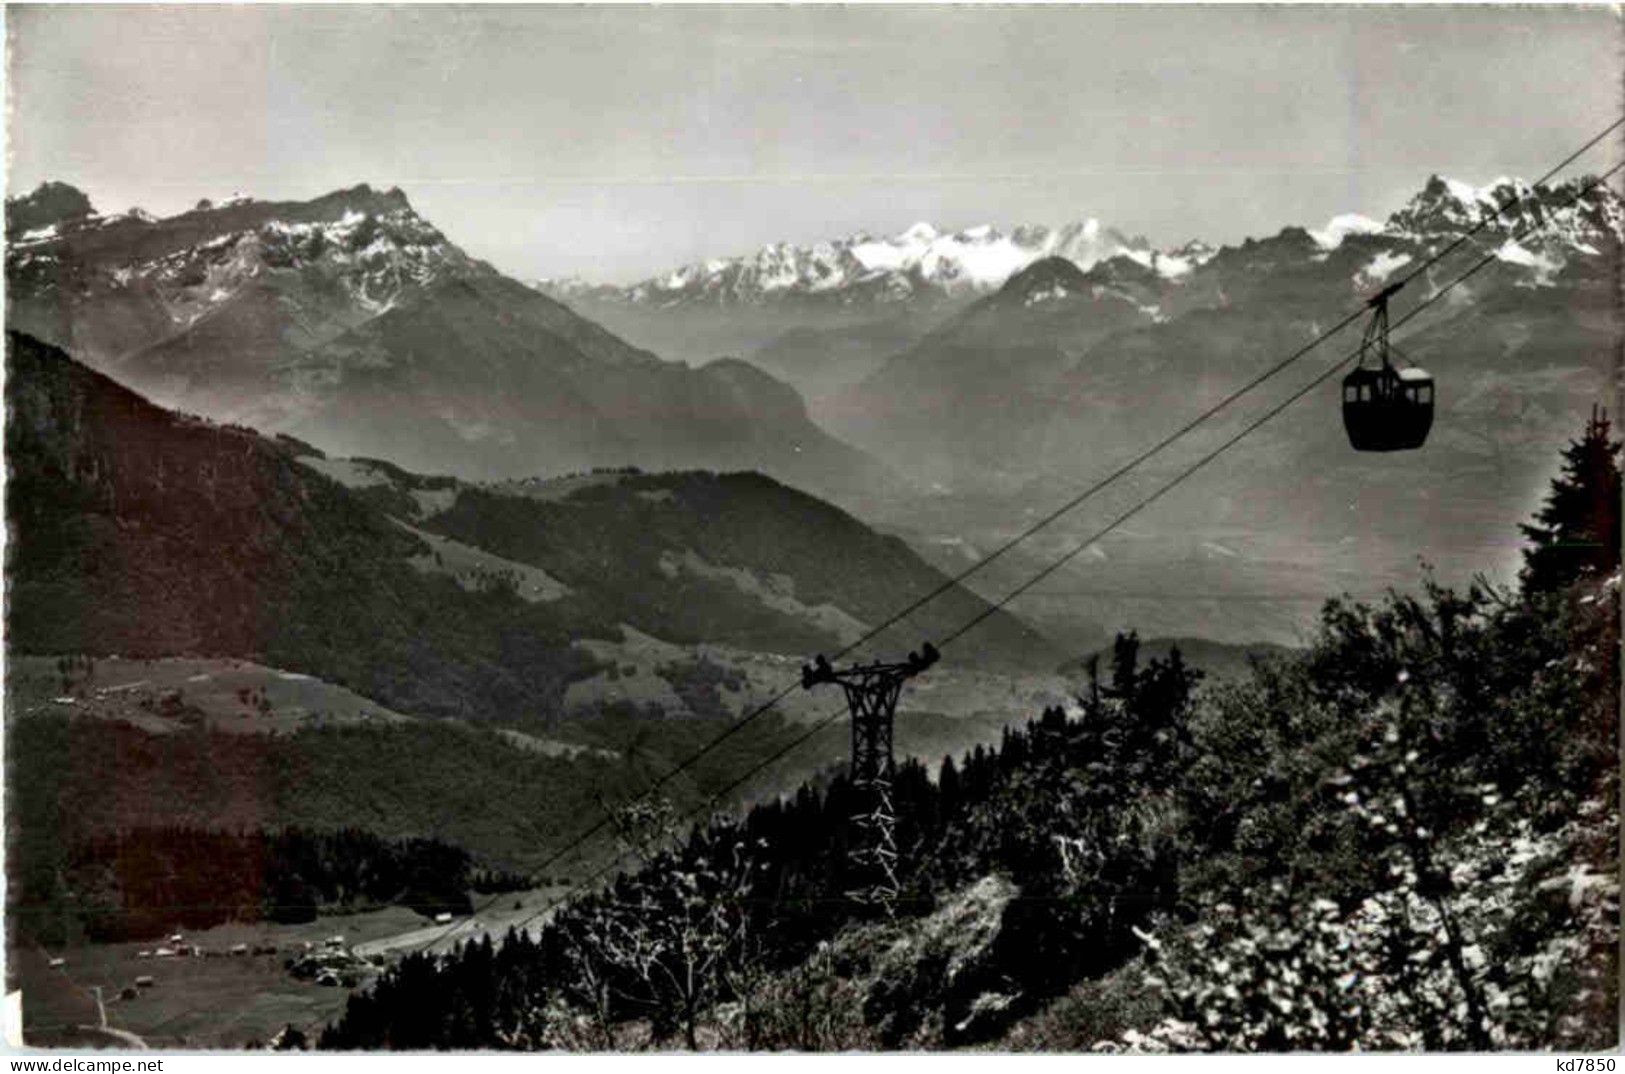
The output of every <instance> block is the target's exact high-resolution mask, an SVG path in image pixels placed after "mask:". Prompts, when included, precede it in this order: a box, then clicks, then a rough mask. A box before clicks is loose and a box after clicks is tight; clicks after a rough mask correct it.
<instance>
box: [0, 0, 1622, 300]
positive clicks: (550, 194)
mask: <svg viewBox="0 0 1625 1074" xmlns="http://www.w3.org/2000/svg"><path fill="white" fill-rule="evenodd" d="M6 21H7V46H8V67H7V70H8V72H9V75H8V80H7V93H8V115H9V122H8V126H7V134H8V141H7V165H8V176H7V188H8V191H9V192H10V193H13V194H15V193H20V192H23V191H26V190H28V189H32V188H33V187H34V186H36V185H37V184H38V183H39V182H41V181H43V180H46V179H58V180H63V181H66V182H70V183H73V184H74V185H76V186H78V187H80V188H81V189H83V190H85V191H86V192H87V193H88V194H89V195H90V197H91V199H92V201H93V202H94V203H95V204H96V207H97V208H98V209H99V210H101V211H104V212H110V211H122V210H123V209H126V208H129V207H131V206H135V205H139V206H141V207H143V208H145V209H147V210H148V211H151V212H155V213H159V214H160V215H165V214H169V213H174V212H178V211H181V210H183V209H185V208H188V207H190V206H191V205H192V204H194V203H195V202H196V201H197V200H198V199H200V198H203V197H209V198H214V199H219V198H221V197H224V196H227V195H230V194H232V193H234V192H239V191H240V192H243V193H247V194H251V195H253V196H255V197H260V198H274V199H283V198H307V197H314V196H316V195H318V194H321V193H324V192H326V191H328V190H332V189H336V188H339V187H347V186H353V185H355V184H356V183H359V182H368V183H371V184H373V185H374V186H378V187H389V186H399V187H401V188H402V189H403V190H404V191H405V192H406V193H407V195H408V196H409V198H410V199H411V201H412V203H413V205H414V206H415V207H416V208H417V209H418V211H419V212H420V213H422V214H423V215H424V216H425V217H427V218H428V219H429V220H430V221H432V222H433V223H435V224H436V225H437V226H439V227H440V228H441V230H442V231H444V232H446V233H447V235H448V236H449V237H450V238H451V239H452V240H453V241H455V242H457V243H458V244H459V245H461V246H463V247H464V248H465V249H466V250H468V251H469V252H470V253H472V254H474V255H476V256H479V257H483V258H486V259H488V260H490V261H492V262H493V263H494V264H496V265H497V266H498V267H499V268H501V269H503V270H505V271H507V272H510V273H512V274H515V275H518V276H521V277H525V278H533V277H544V276H554V277H556V276H568V275H579V276H583V277H586V278H588V279H591V280H595V281H602V282H630V281H632V280H634V279H638V278H641V277H644V276H648V275H651V274H654V273H657V272H661V271H664V270H667V269H670V268H673V267H675V266H677V265H679V264H683V263H686V262H689V261H693V260H697V259H700V258H705V257H717V256H727V255H732V254H738V253H744V252H747V251H749V250H752V249H754V248H756V247H758V246H760V245H762V244H764V243H767V242H773V241H796V242H808V241H815V240H818V239H824V238H834V237H837V236H841V235H846V234H850V233H852V232H855V231H858V230H866V231H869V232H870V233H876V234H885V233H892V232H898V231H901V230H903V229H905V228H906V227H908V226H909V225H910V224H912V223H914V222H916V221H919V220H928V221H930V222H932V223H934V224H935V225H937V226H938V227H941V228H944V229H957V228H961V227H969V226H973V225H977V224H982V223H991V224H994V225H996V226H999V227H1011V226H1014V225H1017V224H1022V223H1048V224H1061V223H1066V222H1069V221H1074V220H1080V219H1085V218H1088V217H1096V218H1098V219H1100V220H1101V221H1103V222H1104V223H1106V224H1108V225H1111V226H1114V227H1117V228H1118V229H1120V230H1122V231H1124V232H1126V233H1129V234H1142V235H1145V236H1146V237H1148V238H1149V239H1150V240H1151V241H1153V242H1155V243H1157V244H1158V245H1163V246H1173V245H1178V244H1180V243H1182V242H1184V241H1186V240H1188V239H1192V238H1201V239H1204V240H1206V241H1209V242H1215V243H1219V242H1237V241H1240V240H1241V239H1243V238H1245V237H1247V236H1261V235H1266V234H1273V233H1274V232H1276V231H1278V230H1279V229H1280V228H1281V227H1283V226H1285V225H1288V224H1301V225H1306V226H1318V225H1320V224H1322V223H1324V222H1325V221H1326V220H1327V219H1328V218H1330V217H1331V216H1332V215H1335V214H1337V213H1342V212H1363V213H1365V214H1367V215H1371V216H1376V217H1381V216H1385V215H1386V214H1387V213H1388V212H1390V211H1392V210H1393V209H1395V208H1397V207H1399V206H1400V205H1401V204H1403V202H1404V201H1405V200H1406V199H1407V198H1408V197H1409V196H1410V195H1412V194H1413V193H1415V192H1416V191H1417V190H1419V189H1420V188H1421V186H1422V184H1423V183H1424V182H1425V180H1426V179H1427V177H1428V175H1430V174H1432V173H1435V172H1437V173H1441V174H1445V175H1449V176H1452V177H1455V178H1460V179H1463V180H1466V181H1468V182H1473V183H1484V182H1488V181H1490V180H1492V179H1494V178H1496V177H1498V176H1501V175H1518V176H1523V177H1526V178H1533V177H1535V176H1536V175H1539V174H1540V173H1542V172H1544V171H1545V170H1546V169H1547V168H1548V167H1550V166H1551V165H1552V164H1555V163H1556V162H1557V161H1558V160H1560V159H1562V158H1563V157H1564V156H1566V155H1567V154H1568V153H1569V152H1570V151H1571V150H1572V149H1574V148H1575V147H1577V146H1578V145H1580V144H1581V143H1582V142H1584V141H1585V140H1586V139H1587V138H1589V137H1590V136H1591V135H1592V134H1594V133H1596V132H1597V131H1599V130H1601V129H1602V128H1603V127H1605V126H1607V125H1608V123H1609V122H1610V121H1612V120H1613V119H1614V118H1617V116H1618V115H1619V114H1620V112H1621V111H1622V108H1625V103H1622V98H1621V81H1622V78H1621V74H1622V71H1625V67H1622V65H1621V55H1622V52H1621V31H1620V25H1621V24H1620V19H1619V16H1618V14H1617V13H1616V12H1615V11H1613V10H1612V9H1609V8H1604V7H1588V8H1573V7H1556V6H1552V7H1533V8H1532V7H1512V6H1495V7H1480V6H1460V7H1375V6H1363V7H1310V6H1291V7H1253V6H1215V7H1203V8H1195V7H1169V6H1137V7H1115V6H1088V7H1058V6H1055V7H1027V6H1020V7H1017V6H991V7H987V6H975V7H945V6H914V5H876V6H810V5H804V6H783V7H780V6H764V5H746V6H724V7H715V6H698V5H695V6H685V5H675V6H660V7H645V6H592V7H578V6H510V5H489V6H474V7H455V8H453V7H440V6H428V5H423V6H417V5H411V6H358V5H342V6H340V5H334V6H313V7H282V6H260V5H246V6H231V7H151V6H116V7H100V6H88V5H72V6H60V7H56V6H16V5H13V6H10V7H8V9H7V10H6ZM1622 154H1625V144H1622V143H1621V142H1620V141H1619V140H1617V139H1616V140H1614V141H1612V142H1611V143H1609V144H1607V145H1605V146H1604V147H1601V148H1600V149H1599V150H1597V151H1594V153H1593V154H1592V155H1590V156H1588V157H1587V158H1585V159H1584V160H1583V161H1581V162H1580V163H1579V164H1577V165H1576V168H1577V169H1579V170H1589V171H1593V172H1594V171H1600V170H1602V169H1603V168H1605V167H1607V166H1608V165H1610V164H1612V163H1614V162H1615V161H1617V160H1619V159H1620V158H1621V156H1622Z"/></svg>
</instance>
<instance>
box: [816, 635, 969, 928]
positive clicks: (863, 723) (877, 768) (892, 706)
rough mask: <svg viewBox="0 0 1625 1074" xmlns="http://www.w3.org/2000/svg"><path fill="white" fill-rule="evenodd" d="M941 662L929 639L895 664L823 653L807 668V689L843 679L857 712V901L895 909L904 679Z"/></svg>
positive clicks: (854, 770)
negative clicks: (846, 661)
mask: <svg viewBox="0 0 1625 1074" xmlns="http://www.w3.org/2000/svg"><path fill="white" fill-rule="evenodd" d="M936 662H937V650H936V649H935V648H934V647H933V646H932V645H931V643H930V642H926V643H925V645H924V646H923V647H922V648H921V650H920V651H919V652H917V653H909V654H908V659H907V660H905V661H902V662H901V663H894V664H880V663H876V664H856V665H853V666H852V667H848V668H840V669H836V668H833V667H831V666H830V664H829V661H827V660H825V659H824V658H823V657H822V656H820V657H818V658H817V659H816V660H814V661H813V664H812V666H811V667H803V668H802V669H801V685H802V688H803V689H808V690H810V689H812V688H813V687H814V686H817V685H819V684H820V683H839V684H840V686H841V689H842V690H843V691H845V693H846V705H847V708H848V709H849V710H850V711H851V713H852V776H851V778H852V790H853V794H854V796H855V799H856V802H855V807H854V810H853V813H852V835H853V839H852V850H851V861H852V866H853V869H852V871H853V874H854V876H855V877H856V879H857V883H856V885H855V886H854V887H853V888H851V889H850V890H849V891H848V892H847V895H848V896H849V897H850V898H852V899H853V900H854V901H856V902H858V903H860V904H862V905H865V906H868V907H871V908H874V909H879V910H882V911H884V912H885V913H888V914H889V913H891V911H892V905H893V902H894V900H895V899H896V898H897V894H898V883H897V814H896V813H895V812H894V811H893V809H892V797H891V787H892V772H893V770H894V767H895V765H894V761H893V759H892V722H893V718H894V717H895V715H896V713H897V698H898V696H899V695H900V694H901V693H902V692H903V683H904V682H906V681H907V680H908V679H910V678H913V677H914V676H915V675H918V674H919V673H920V672H922V671H924V670H925V669H926V668H928V667H930V666H931V665H932V664H934V663H936Z"/></svg>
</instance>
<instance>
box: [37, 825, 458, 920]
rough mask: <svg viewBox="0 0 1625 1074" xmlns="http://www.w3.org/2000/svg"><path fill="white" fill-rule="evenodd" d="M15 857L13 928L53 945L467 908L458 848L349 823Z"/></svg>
mask: <svg viewBox="0 0 1625 1074" xmlns="http://www.w3.org/2000/svg"><path fill="white" fill-rule="evenodd" d="M33 864H34V863H25V864H24V865H23V866H22V867H21V868H18V869H16V871H15V875H16V876H18V877H19V878H20V879H21V881H22V885H21V890H20V891H15V890H14V891H13V892H12V893H11V896H10V906H9V907H8V909H7V912H8V914H10V915H11V918H12V920H13V921H14V922H15V923H16V926H17V927H18V929H19V931H20V932H21V933H22V935H24V936H26V937H27V938H29V939H30V940H34V941H37V942H41V943H47V944H60V943H64V942H70V941H74V940H79V939H88V940H91V941H114V942H116V941H124V940H138V939H150V938H153V937H157V936H162V935H163V934H164V933H166V932H168V931H169V930H171V929H174V928H176V927H184V928H189V929H204V928H209V927H212V926H214V925H219V924H222V923H224V922H227V921H261V920H265V921H276V922H283V923H291V922H302V921H312V920H315V918H316V915H317V913H318V912H321V911H332V910H356V909H367V908H371V907H375V906H381V905H388V904H398V905H403V906H409V907H411V908H412V909H414V910H417V911H419V912H420V913H423V914H425V915H427V916H433V915H434V914H437V913H440V912H441V911H452V912H459V913H466V912H467V911H468V909H469V906H470V903H469V897H468V888H469V886H470V876H469V857H468V853H467V852H466V851H463V850H461V849H459V848H457V847H453V846H448V845H447V844H445V843H442V842H439V841H437V840H433V839H407V840H385V839H380V838H378V837H377V836H376V835H372V834H371V833H368V832H364V831H359V830H356V829H340V830H338V831H333V832H313V831H308V830H304V829H299V828H286V829H282V830H280V831H274V832H267V831H252V832H220V831H208V830H203V829H197V828H136V829H131V830H128V831H123V832H119V833H117V834H116V835H104V836H100V837H98V838H94V839H90V840H86V841H84V842H81V843H77V844H75V845H72V846H68V847H64V848H63V854H62V856H61V858H60V859H59V860H58V861H57V862H56V863H55V868H38V867H33Z"/></svg>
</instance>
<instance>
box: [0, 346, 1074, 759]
mask: <svg viewBox="0 0 1625 1074" xmlns="http://www.w3.org/2000/svg"><path fill="white" fill-rule="evenodd" d="M8 344H9V347H8V350H9V356H8V363H9V364H8V371H9V376H8V378H7V388H6V401H7V419H6V422H7V424H6V449H7V457H8V459H9V461H10V468H11V470H10V481H9V482H8V485H7V492H6V495H7V506H8V520H9V521H8V525H9V527H10V534H11V537H12V541H11V545H10V550H9V557H8V562H7V567H8V573H9V578H10V590H9V606H8V624H7V625H8V645H9V646H10V647H11V650H12V651H13V652H21V653H43V654H60V653H90V654H109V653H120V654H124V655H126V656H142V657H147V656H164V655H179V654H189V655H199V656H241V657H248V658H251V659H255V660H257V661H259V662H261V663H265V664H269V665H271V666H275V667H280V668H286V669H291V670H295V671H299V672H303V673H307V674H312V675H316V676H318V677H320V678H323V679H326V680H328V681H330V682H334V683H337V684H340V685H342V686H345V687H348V688H350V689H351V690H354V691H355V692H356V693H359V694H362V695H363V696H365V697H368V698H371V699H373V700H375V701H378V702H379V703H381V704H384V705H387V706H389V707H391V708H393V709H396V710H397V711H400V712H403V713H406V714H408V715H423V716H449V717H458V718H464V719H475V720H482V721H487V722H500V723H504V724H507V725H510V726H521V727H522V726H526V725H529V724H535V723H539V722H547V721H550V720H554V719H556V718H557V717H558V716H559V715H560V713H561V711H562V709H563V700H564V696H565V692H566V690H567V689H568V687H569V686H570V684H571V683H572V682H576V681H579V680H582V679H586V678H588V677H590V676H592V675H594V674H595V673H597V672H598V671H600V670H605V669H604V668H603V666H602V662H601V661H600V659H599V658H598V657H596V656H595V655H593V652H592V651H591V649H590V647H589V646H588V645H584V644H582V643H583V642H589V643H590V642H592V641H593V640H604V641H610V642H618V641H620V640H621V639H622V638H623V636H624V633H623V629H622V627H623V625H633V626H637V627H639V628H640V629H643V630H645V631H646V632H648V633H650V634H652V635H655V636H657V637H662V638H669V639H671V640H672V641H674V642H678V643H694V642H702V641H703V642H722V643H734V644H738V645H746V644H747V643H748V644H750V645H752V646H759V647H762V648H767V649H774V648H776V649H777V651H780V652H786V651H788V652H791V653H797V654H800V653H803V652H805V651H806V650H808V649H819V648H824V649H830V650H833V649H835V648H838V647H839V646H840V645H841V644H842V643H843V642H845V641H849V640H851V639H852V638H853V637H855V636H856V634H857V633H861V632H862V630H863V629H864V626H865V623H866V621H870V622H873V621H876V620H878V619H879V618H880V617H881V614H882V613H883V612H889V611H891V610H893V609H894V608H895V607H896V606H897V605H899V604H901V603H903V601H904V599H905V598H906V597H913V596H918V595H923V594H924V593H925V592H929V591H930V590H932V589H934V588H936V587H937V586H938V585H939V584H941V583H942V582H943V577H942V575H941V574H940V573H938V572H937V571H935V570H933V569H932V568H930V567H928V566H927V565H925V564H924V563H923V562H922V561H921V560H920V559H919V558H918V557H917V556H915V555H914V554H913V553H912V552H910V551H909V550H908V549H907V548H906V547H905V546H904V545H903V544H902V543H901V542H899V541H897V540H895V539H889V538H886V537H883V536H881V535H879V534H876V533H874V532H873V531H872V530H869V529H868V528H867V527H865V526H863V525H862V524H861V523H859V522H858V521H857V520H855V519H853V518H852V517H851V516H849V515H847V514H845V513H844V512H841V511H840V510H838V509H837V508H834V507H832V506H830V505H828V504H826V503H823V502H821V501H819V500H817V499H815V498H813V497H810V496H807V495H805V494H803V493H799V492H797V491H795V490H793V489H790V488H788V487H786V486H783V485H780V484H778V483H777V482H774V481H772V480H771V479H768V478H763V477H759V476H756V475H749V474H734V475H712V474H678V475H661V476H649V477H643V476H639V475H634V474H624V473H621V474H608V475H599V476H598V478H596V479H595V480H596V481H597V483H596V484H594V483H593V482H588V487H586V488H583V489H582V490H580V491H578V492H574V493H570V494H565V495H559V494H557V493H556V492H555V491H554V490H551V489H542V490H541V492H542V498H540V499H538V498H536V497H535V496H533V495H531V494H530V491H527V486H525V485H524V484H516V485H512V486H499V487H496V488H480V487H474V486H467V485H461V484H459V483H457V482H454V481H452V480H450V479H447V478H424V477H418V476H416V475H411V474H407V473H405V472H404V471H401V470H399V469H398V468H395V467H391V466H389V465H388V464H385V463H367V464H365V465H361V464H350V463H345V462H343V461H341V460H333V463H334V465H332V466H328V467H326V471H332V472H334V473H339V474H341V476H344V477H345V478H346V480H348V481H350V483H351V484H355V483H356V482H357V480H358V479H357V478H356V477H355V475H356V474H358V473H359V474H361V475H362V478H363V480H361V481H360V483H361V485H362V487H347V486H346V484H345V483H344V482H342V481H339V480H335V479H334V478H333V477H332V476H330V474H329V473H328V472H326V471H324V470H323V469H322V468H321V466H320V464H323V463H326V462H328V461H329V460H324V459H322V458H321V457H320V456H319V454H316V453H313V452H312V451H311V449H309V448H308V447H306V446H305V445H302V444H300V443H299V442H297V441H293V440H290V439H287V438H278V439H275V440H273V439H269V438H266V437H263V436H260V435H259V434H257V433H255V432H253V431H252V430H249V429H244V428H240V427H234V426H218V425H215V424H212V423H210V422H206V421H203V420H201V419H197V418H192V417H188V416H186V415H181V414H177V413H173V412H171V411H167V410H164V409H162V408H159V407H156V406H153V405H152V404H150V403H149V402H147V401H146V400H144V399H142V398H141V397H140V396H138V395H136V394H134V393H132V392H130V391H128V390H126V389H124V388H122V387H120V386H119V385H118V384H116V383H114V382H113V381H111V380H109V379H108V378H106V377H103V376H101V375H100V374H97V373H94V372H92V371H90V370H88V369H86V368H84V367H83V366H81V365H79V364H78V363H76V362H74V361H73V360H72V359H71V358H69V357H68V356H67V355H65V354H63V353H62V352H61V351H58V350H56V349H55V348H52V347H49V346H46V345H44V344H41V343H39V342H38V341H36V340H34V339H31V338H29V337H27V336H23V335H20V334H17V333H9V334H8ZM531 491H534V490H531ZM413 493H418V494H422V495H423V496H424V497H425V498H426V499H427V500H431V501H433V502H434V504H435V505H436V506H434V507H433V509H425V508H423V507H422V506H421V505H420V504H419V502H418V501H417V500H416V499H414V496H413ZM549 497H552V498H551V499H550V498H549ZM442 511H444V512H445V517H444V518H437V517H436V516H437V515H439V514H440V513H441V512H442ZM408 520H410V521H417V522H421V523H422V524H423V526H424V527H427V529H426V530H418V531H416V532H414V531H413V529H411V528H409V527H408V526H405V525H403V524H402V522H403V521H408ZM770 520H773V521H771V522H770ZM435 531H438V533H435ZM431 535H433V536H436V537H438V538H440V539H444V538H446V537H457V538H460V539H462V540H463V541H464V543H468V544H474V543H485V542H489V544H490V546H491V547H490V549H483V548H475V549H474V551H473V552H469V553H467V554H469V555H483V556H484V557H485V558H486V559H487V560H493V559H497V558H499V557H500V556H502V555H507V556H512V557H513V558H514V559H516V560H518V561H520V562H519V563H517V564H515V563H512V562H510V563H509V564H507V567H506V568H504V569H503V570H489V571H486V572H484V573H483V574H482V575H480V576H479V577H476V578H473V579H470V578H468V577H457V576H455V572H453V571H451V570H449V569H445V567H444V564H443V563H442V562H441V561H442V559H443V555H442V553H445V554H450V553H449V550H446V549H443V548H442V547H439V546H438V542H431V539H430V538H431ZM492 552H495V553H497V554H498V555H497V556H493V555H492ZM527 563H528V564H535V565H537V566H539V567H542V568H545V569H549V570H555V571H556V572H557V573H558V574H559V575H560V576H562V577H563V578H564V581H565V583H566V584H565V585H564V586H563V587H561V588H559V590H558V591H557V592H553V593H550V594H548V599H539V598H538V597H537V595H536V594H534V593H532V592H530V591H528V590H521V589H520V588H519V587H518V586H517V585H515V584H514V581H513V578H512V577H511V576H510V574H511V573H512V572H511V571H510V570H508V569H507V568H512V567H515V566H524V565H525V564H527ZM936 604H937V606H936V607H934V608H933V609H932V610H931V612H930V615H936V616H940V617H944V618H943V621H947V619H948V618H949V617H956V618H955V619H954V621H962V620H963V619H968V618H969V617H970V616H971V615H973V614H975V613H977V612H979V611H980V610H982V609H983V608H985V604H984V603H983V602H982V601H981V600H980V599H978V598H976V597H974V596H972V595H971V594H969V593H968V592H966V591H964V590H958V589H955V590H951V591H950V592H947V593H945V594H944V595H943V597H942V599H940V600H939V601H937V602H936ZM929 617H930V616H929V615H928V617H927V618H928V619H929ZM981 637H982V639H983V640H985V642H986V647H987V649H988V651H989V652H990V653H991V654H992V656H993V658H995V659H1003V660H1005V661H1026V662H1028V663H1029V664H1036V665H1037V666H1041V667H1046V668H1047V667H1052V666H1054V664H1055V663H1058V662H1059V660H1058V653H1057V652H1056V651H1055V650H1054V649H1052V648H1051V647H1050V646H1049V644H1048V643H1047V642H1046V641H1045V640H1044V639H1043V638H1042V637H1040V636H1039V635H1037V634H1036V633H1035V632H1034V631H1032V630H1031V629H1030V628H1027V627H1025V626H1024V625H1023V624H1021V623H1020V622H1019V621H1017V620H1015V619H1014V618H1013V617H1010V616H1008V615H1004V614H1002V613H1001V614H999V615H996V616H994V617H993V618H992V619H990V620H989V622H988V623H987V624H986V625H985V626H984V627H983V628H982V635H981ZM887 640H888V639H885V638H883V639H881V641H882V643H885V642H886V641H887ZM908 643H909V644H917V643H918V642H917V639H914V638H910V639H909V642H908ZM672 714H673V715H676V714H677V713H672Z"/></svg>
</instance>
